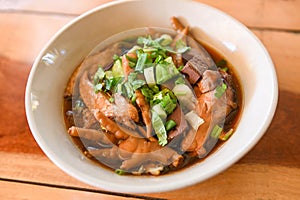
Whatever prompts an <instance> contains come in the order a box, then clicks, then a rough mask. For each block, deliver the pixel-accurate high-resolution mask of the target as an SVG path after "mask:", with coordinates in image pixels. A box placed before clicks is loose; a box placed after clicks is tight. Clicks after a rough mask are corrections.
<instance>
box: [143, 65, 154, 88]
mask: <svg viewBox="0 0 300 200" xmlns="http://www.w3.org/2000/svg"><path fill="white" fill-rule="evenodd" d="M144 77H145V79H146V82H147V84H148V85H155V77H154V67H148V68H145V69H144Z"/></svg>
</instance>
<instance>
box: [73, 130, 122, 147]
mask: <svg viewBox="0 0 300 200" xmlns="http://www.w3.org/2000/svg"><path fill="white" fill-rule="evenodd" d="M68 133H69V134H70V135H71V136H73V137H80V138H85V139H87V140H90V141H93V142H96V143H101V144H104V145H112V144H115V143H116V142H117V140H116V138H115V137H114V136H113V135H111V134H109V133H104V132H103V131H98V130H94V129H85V128H79V127H75V126H72V127H70V128H69V129H68Z"/></svg>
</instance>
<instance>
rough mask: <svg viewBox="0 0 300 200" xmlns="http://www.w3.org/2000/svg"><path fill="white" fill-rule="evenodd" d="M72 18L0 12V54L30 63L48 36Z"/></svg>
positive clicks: (48, 38)
mask: <svg viewBox="0 0 300 200" xmlns="http://www.w3.org/2000/svg"><path fill="white" fill-rule="evenodd" d="M73 18H74V17H69V16H47V15H39V16H38V17H37V16H35V15H28V14H20V13H0V30H1V37H0V44H1V45H0V46H1V47H0V55H1V56H3V57H8V58H11V59H14V60H17V61H22V62H26V63H32V62H33V60H34V58H35V57H36V56H37V55H38V53H39V51H40V50H41V49H42V48H43V46H44V45H45V44H46V43H47V42H48V41H49V40H50V38H51V37H52V36H53V35H54V34H55V33H56V32H57V31H58V30H59V29H60V28H61V27H62V26H63V25H65V24H66V23H67V22H69V21H70V20H71V19H73ZM20 20H22V23H20ZM12 44H14V45H12Z"/></svg>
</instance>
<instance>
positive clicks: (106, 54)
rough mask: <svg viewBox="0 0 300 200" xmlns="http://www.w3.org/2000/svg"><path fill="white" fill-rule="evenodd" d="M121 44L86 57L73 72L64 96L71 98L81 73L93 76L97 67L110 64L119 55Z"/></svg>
mask: <svg viewBox="0 0 300 200" xmlns="http://www.w3.org/2000/svg"><path fill="white" fill-rule="evenodd" d="M121 45H122V44H121V43H116V44H114V45H113V46H112V47H111V48H107V49H105V50H103V51H100V52H97V53H95V54H93V55H89V56H88V57H86V58H85V59H84V60H83V62H82V63H81V64H80V65H79V67H77V68H76V70H75V71H74V72H73V74H72V76H71V78H70V80H69V82H68V85H67V87H66V90H65V94H64V95H65V96H71V95H72V94H73V92H74V91H75V90H76V89H77V86H78V81H77V80H78V78H79V77H81V75H82V73H84V72H85V71H88V73H90V74H94V73H95V72H96V70H97V69H98V66H99V65H101V66H106V65H107V64H108V63H110V62H111V60H112V57H113V55H114V54H119V53H121Z"/></svg>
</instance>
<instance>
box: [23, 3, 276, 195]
mask: <svg viewBox="0 0 300 200" xmlns="http://www.w3.org/2000/svg"><path fill="white" fill-rule="evenodd" d="M158 5H159V6H158ZM171 16H177V17H179V18H181V19H183V20H185V21H186V22H187V23H188V24H189V26H190V27H192V28H193V29H194V34H195V35H196V36H197V38H199V39H200V40H202V41H204V42H206V43H208V44H209V45H211V46H213V47H215V48H216V49H218V50H219V51H220V52H221V53H222V54H223V55H224V56H225V57H226V58H227V59H228V60H229V61H230V62H231V63H232V64H233V65H234V66H235V67H236V72H237V74H238V76H239V77H240V78H241V83H242V86H243V91H244V108H243V114H242V117H241V120H240V122H239V125H238V128H237V130H236V132H235V134H234V135H233V136H232V137H231V138H230V140H229V141H227V142H226V143H225V145H223V146H222V147H221V148H219V149H218V150H217V151H216V152H215V153H213V154H212V155H210V156H209V157H208V158H207V159H206V160H205V161H204V162H200V163H198V164H195V165H194V166H192V167H189V168H187V169H185V170H181V171H180V172H176V173H171V174H170V175H164V176H160V177H135V176H119V175H116V174H115V173H113V172H111V171H108V170H106V169H103V168H101V167H99V166H96V165H95V164H93V163H92V162H90V161H88V160H87V159H85V158H84V157H83V155H82V153H81V152H80V151H79V149H78V148H77V147H76V146H75V145H74V144H73V143H72V141H71V140H70V138H69V136H68V135H67V134H66V128H65V125H64V119H63V114H62V104H63V91H64V89H65V86H66V84H67V81H68V78H69V77H70V75H71V73H72V72H73V70H74V69H75V68H76V66H78V64H79V63H80V62H81V61H82V60H83V58H84V57H85V56H86V55H87V54H88V53H89V52H90V51H91V50H92V49H93V48H94V47H95V46H96V45H97V44H98V43H99V42H101V41H102V40H104V39H106V38H108V37H109V36H111V35H113V34H116V33H119V32H121V31H125V30H128V29H132V28H139V27H149V26H155V27H169V28H170V23H169V19H170V17H171ZM277 90H278V89H277V80H276V74H275V70H274V66H273V64H272V61H271V59H270V57H269V55H268V53H267V51H266V50H265V48H264V47H263V45H262V44H261V43H260V41H259V40H257V39H256V37H255V36H254V35H253V34H252V33H251V32H250V31H249V30H248V29H247V28H245V27H244V26H243V25H242V24H240V23H239V22H237V21H236V20H234V19H233V18H231V17H229V16H228V15H226V14H224V13H222V12H220V11H218V10H216V9H214V8H211V7H209V6H206V5H203V4H200V3H197V2H194V1H188V0H177V1H174V0H164V1H161V0H145V1H138V0H137V1H136V0H133V1H117V2H113V3H109V4H106V5H103V6H100V7H98V8H95V9H93V10H91V11H89V12H87V13H85V14H83V15H82V16H80V17H78V18H76V19H75V20H73V21H72V22H71V23H69V24H67V25H66V26H65V27H64V28H63V29H61V30H60V31H59V32H58V33H57V34H56V35H55V36H54V37H53V39H52V40H51V41H50V42H49V43H48V44H47V45H46V47H45V48H44V49H43V50H42V51H41V53H40V54H39V56H38V57H37V59H36V61H35V63H34V64H33V67H32V71H31V73H30V76H29V78H28V84H27V88H26V99H25V100H26V114H27V118H28V122H29V126H30V129H31V131H32V134H33V135H34V137H35V139H36V141H37V142H38V144H39V146H40V147H41V148H42V150H43V151H44V152H45V154H46V155H47V156H48V157H49V158H50V159H51V160H52V161H53V162H54V163H55V164H56V165H58V166H59V167H60V168H61V169H62V170H64V171H65V172H66V173H68V174H70V175H71V176H73V177H75V178H77V179H79V180H81V181H83V182H85V183H88V184H90V185H93V186H96V187H100V188H103V189H107V190H111V191H116V192H130V193H150V192H162V191H167V190H172V189H177V188H181V187H185V186H188V185H191V184H194V183H197V182H200V181H203V180H206V179H207V178H209V177H212V176H213V175H215V174H217V173H220V172H221V171H223V170H224V169H226V168H228V167H229V166H230V165H232V164H233V163H234V162H236V161H237V160H238V159H240V158H241V157H242V156H243V155H245V154H246V153H247V152H248V151H249V150H250V149H251V148H252V147H253V146H254V145H255V144H256V142H257V141H258V140H259V139H260V138H261V137H262V135H263V134H264V132H265V131H266V129H267V127H268V126H269V124H270V122H271V119H272V117H273V115H274V112H275V108H276V104H277V96H278V94H277Z"/></svg>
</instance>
